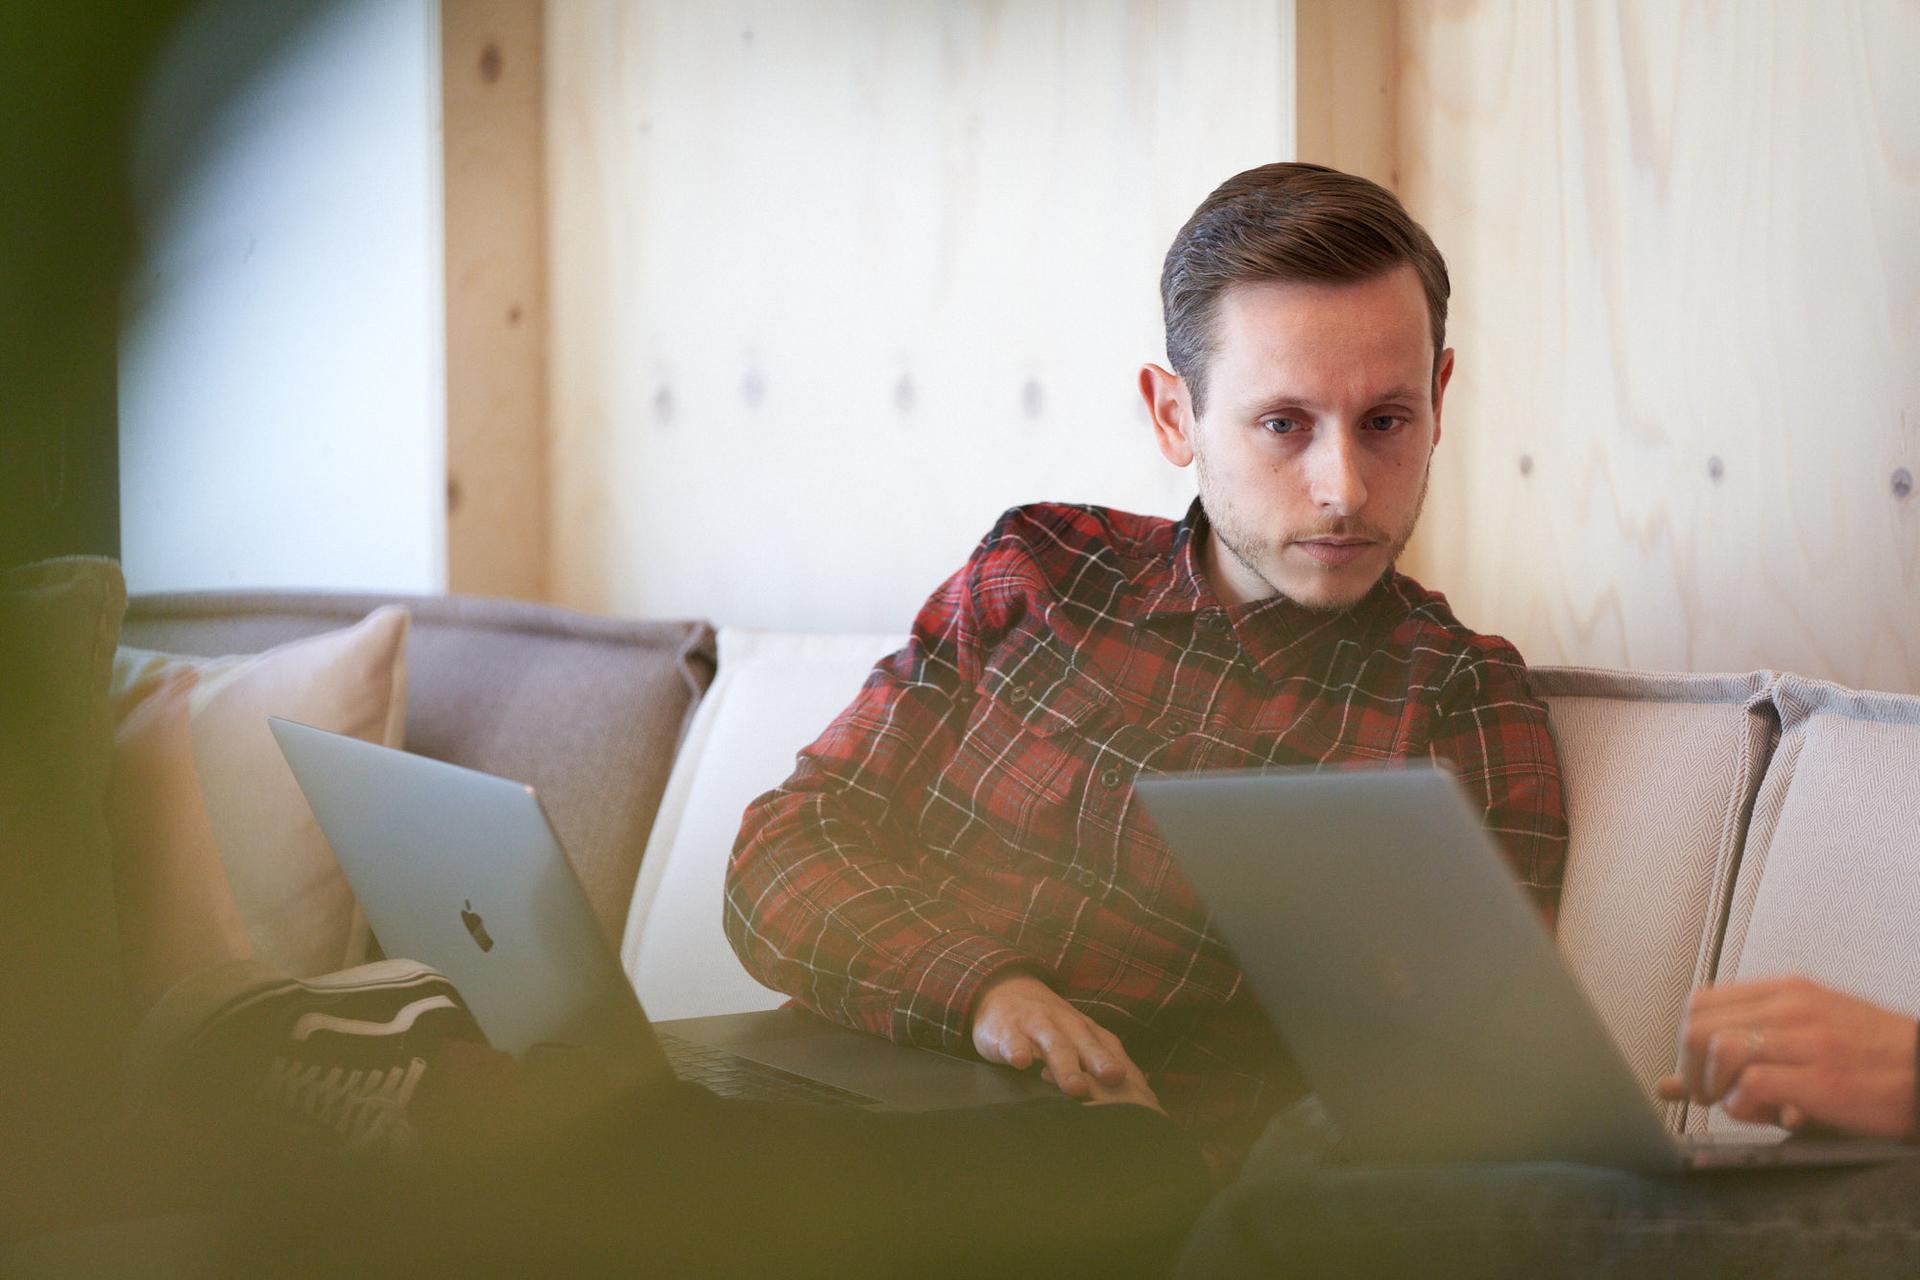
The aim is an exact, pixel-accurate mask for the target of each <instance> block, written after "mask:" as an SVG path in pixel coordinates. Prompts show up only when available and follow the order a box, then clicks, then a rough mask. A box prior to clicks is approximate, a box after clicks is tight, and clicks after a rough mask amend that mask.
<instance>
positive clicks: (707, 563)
mask: <svg viewBox="0 0 1920 1280" xmlns="http://www.w3.org/2000/svg"><path fill="white" fill-rule="evenodd" d="M548 16H549V25H548V36H549V39H548V45H547V58H548V62H547V66H548V73H549V76H548V85H549V90H548V94H549V96H548V108H549V109H548V127H549V134H548V138H549V173H550V176H551V181H552V188H551V190H552V206H551V207H552V216H553V220H554V221H553V226H552V232H551V242H552V246H553V248H552V261H553V275H552V285H553V289H554V294H553V306H554V327H553V402H552V404H553V432H554V438H553V444H554V460H555V471H554V477H553V479H554V515H553V533H554V539H555V541H554V560H553V563H554V580H553V587H554V592H555V595H556V598H557V599H559V600H560V601H562V602H564V603H567V604H570V605H573V606H575V607H580V608H586V609H594V610H610V611H618V612H623V613H633V614H642V615H654V616H658V615H680V614H691V615H697V616H704V617H710V618H716V619H719V620H721V621H723V622H734V623H743V624H748V625H760V626H777V627H791V628H811V629H823V630H845V629H850V628H863V627H864V628H870V629H887V628H898V627H900V626H901V625H903V624H904V622H905V620H906V619H908V618H910V617H911V616H912V614H913V611H914V610H915V609H916V608H917V607H918V605H919V604H920V602H921V601H922V600H923V599H924V598H925V596H926V594H927V593H928V592H929V591H930V590H932V589H933V588H934V587H935V586H936V585H937V584H938V583H939V581H940V580H941V579H942V578H943V577H944V576H945V575H946V574H947V573H949V572H950V571H951V570H952V569H953V568H954V567H955V566H957V565H958V564H959V563H960V562H961V561H962V560H963V559H964V558H965V556H966V554H967V552H968V551H969V550H970V549H971V547H972V546H973V544H974V542H975V541H976V540H977V539H978V538H979V536H980V535H981V533H983V532H984V531H985V530H986V528H987V527H988V525H989V524H990V523H991V522H992V520H993V518H994V517H995V516H996V515H997V514H998V513H999V512H1000V511H1001V510H1002V509H1004V508H1006V507H1008V506H1010V505H1013V504H1015V503H1018V502H1026V501H1032V500H1035V499H1041V498H1050V499H1066V500H1081V501H1090V502H1107V503H1111V504H1114V505H1118V506H1124V507H1132V508H1135V509H1145V510H1151V511H1159V512H1162V513H1166V514H1178V513H1179V512H1180V511H1181V510H1183V509H1184V507H1185V506H1186V503H1187V500H1188V498H1189V497H1190V495H1191V493H1192V491H1193V489H1192V480H1191V476H1190V474H1189V473H1187V472H1181V471H1175V470H1173V469H1172V468H1170V467H1168V466H1167V464H1166V463H1165V462H1164V461H1162V460H1161V459H1160V457H1159V456H1158V454H1157V453H1156V452H1155V450H1154V447H1153V445H1152V442H1151V436H1150V432H1149V427H1148V424H1147V421H1146V418H1145V414H1144V410H1143V409H1142V408H1141V406H1140V404H1139V400H1138V397H1137V395H1136V393H1135V391H1134V378H1135V374H1136V371H1137V370H1138V368H1139V365H1140V363H1141V362H1142V361H1143V360H1164V355H1163V354H1162V345H1161V331H1160V316H1159V299H1158V289H1157V286H1158V279H1159V270H1160V263H1161V258H1162V256H1163V255H1164V254H1165V252H1166V248H1167V245H1168V243H1169V242H1170V241H1171V240H1172V237H1173V233H1174V231H1175V230H1176V229H1177V228H1178V227H1179V226H1180V224H1181V223H1182V222H1183V221H1184V220H1185V218H1186V217H1187V215H1188V214H1189V213H1190V212H1191V211H1192V209H1193V207H1194V205H1195V204H1197V203H1198V202H1199V200H1200V198H1201V197H1202V196H1204V195H1205V194H1206V193H1207V192H1208V191H1209V190H1210V189H1211V188H1212V187H1213V186H1214V185H1215V184H1216V183H1218V182H1219V181H1220V180H1221V179H1223V178H1225V177H1227V176H1228V175H1230V174H1232V173H1234V172H1237V171H1238V170H1240V169H1244V168H1247V167H1249V166H1251V165H1254V164H1260V163H1265V162H1267V161H1270V160H1273V159H1277V158H1284V157H1285V156H1286V155H1287V154H1288V153H1289V152H1290V150H1291V147H1292V142H1293V131H1294V126H1293V114H1292V111H1293V106H1292V104H1293V101H1294V95H1293V74H1294V63H1293V59H1292V56H1291V50H1292V48H1293V44H1292V17H1293V6H1292V3H1291V0H1156V2H1143V3H1135V4H1129V5H1118V4H1110V3H1104V2H1101V0H1023V2H1021V3H990V2H987V0H964V2H956V3H947V4H933V3H924V2H915V3H883V2H881V0H848V2H846V3H839V4H807V5H793V4H785V3H773V2H770V0H758V2H755V0H715V2H711V3H709V2H702V3H686V2H684V0H683V2H679V3H675V2H670V0H652V2H644V3H631V4H611V3H587V2H585V0H581V2H578V3H568V4H563V5H554V6H551V7H550V9H549V15H548Z"/></svg>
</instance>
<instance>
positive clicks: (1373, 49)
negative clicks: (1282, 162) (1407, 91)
mask: <svg viewBox="0 0 1920 1280" xmlns="http://www.w3.org/2000/svg"><path fill="white" fill-rule="evenodd" d="M1399 8H1400V6H1399V0H1296V4H1295V6H1294V33H1295V41H1296V43H1295V46H1294V53H1295V66H1296V68H1297V70H1296V72H1295V83H1296V85H1297V89H1298V94H1299V100H1298V102H1297V104H1296V107H1297V111H1296V120H1297V125H1296V129H1297V132H1296V134H1295V139H1294V141H1295V157H1296V158H1297V159H1300V160H1310V161H1312V162H1313V163H1315V164H1324V165H1331V166H1333V167H1334V168H1336V169H1344V170H1345V171H1346V172H1348V173H1357V174H1359V175H1360V176H1361V177H1363V178H1371V179H1373V180H1374V181H1375V182H1377V183H1379V184H1380V185H1381V186H1383V187H1386V188H1388V189H1389V190H1393V189H1395V188H1396V187H1397V186H1398V185H1399V173H1398V154H1397V152H1396V141H1397V135H1396V133H1395V110H1396V93H1395V87H1396V84H1397V75H1398V70H1399V67H1398V49H1397V47H1396V45H1397V41H1398V38H1399Z"/></svg>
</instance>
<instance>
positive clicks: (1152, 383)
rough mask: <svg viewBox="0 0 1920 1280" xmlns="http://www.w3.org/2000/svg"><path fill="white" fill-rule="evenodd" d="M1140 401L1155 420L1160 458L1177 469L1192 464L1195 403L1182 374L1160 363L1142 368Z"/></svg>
mask: <svg viewBox="0 0 1920 1280" xmlns="http://www.w3.org/2000/svg"><path fill="white" fill-rule="evenodd" d="M1140 398H1141V399H1143V400H1145V401H1146V402H1147V416H1148V417H1150V418H1152V419H1153V440H1154V443H1155V444H1157V445H1159V446H1160V456H1162V457H1163V458H1165V459H1166V460H1167V461H1168V462H1171V463H1172V464H1173V465H1174V466H1176V467H1184V466H1187V465H1188V464H1189V463H1191V462H1192V461H1193V402H1192V401H1191V400H1190V399H1189V398H1188V396H1187V384H1186V380H1185V379H1183V378H1182V377H1181V376H1180V375H1179V374H1177V373H1172V372H1169V371H1168V370H1166V369H1162V368H1161V367H1160V366H1159V365H1157V364H1143V365H1141V366H1140Z"/></svg>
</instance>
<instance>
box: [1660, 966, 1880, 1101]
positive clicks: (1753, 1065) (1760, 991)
mask: <svg viewBox="0 0 1920 1280" xmlns="http://www.w3.org/2000/svg"><path fill="white" fill-rule="evenodd" d="M1915 1040H1916V1026H1915V1022H1914V1019H1912V1018H1911V1017H1908V1016H1906V1015H1904V1014H1900V1013H1896V1012H1894V1011H1893V1010H1890V1009H1883V1008H1881V1007H1880V1006H1878V1005H1874V1004H1870V1003H1869V1002H1867V1001H1865V1000H1861V999H1859V998H1858V997H1855V996H1850V995H1847V994H1845V993H1844V992H1840V991H1835V990H1834V989H1832V988H1831V987H1824V986H1821V985H1820V984H1819V983H1816V982H1813V981H1811V980H1809V979H1806V978H1770V979H1765V980H1761V981H1756V982H1735V983H1726V984H1723V985H1720V986H1709V987H1701V988H1700V989H1698V990H1696V991H1695V992H1694V993H1693V994H1692V995H1691V996H1690V997H1689V998H1688V1001H1687V1011H1686V1015H1685V1019H1684V1021H1683V1022H1682V1023H1681V1027H1680V1047H1679V1061H1678V1063H1677V1066H1676V1070H1675V1073H1674V1074H1673V1075H1670V1076H1668V1077H1667V1078H1666V1079H1664V1080H1662V1081H1661V1082H1660V1084H1659V1093H1660V1096H1661V1097H1663V1098H1666V1099H1668V1100H1670V1101H1678V1100H1680V1099H1682V1098H1686V1099H1690V1100H1692V1101H1694V1102H1697V1103H1700V1104H1702V1105H1709V1104H1712V1103H1716V1102H1717V1103H1720V1104H1721V1105H1723V1106H1724V1107H1725V1108H1726V1111H1727V1114H1728V1115H1729V1116H1732V1117H1733V1118H1734V1119H1736V1120H1751V1121H1758V1122H1761V1123H1767V1124H1778V1125H1781V1126H1783V1127H1785V1128H1788V1129H1798V1128H1800V1127H1801V1126H1803V1125H1805V1124H1806V1123H1808V1122H1809V1121H1812V1122H1817V1123H1819V1124H1824V1125H1828V1126H1831V1127H1833V1128H1836V1129H1842V1130H1846V1131H1847V1132H1850V1133H1861V1134H1873V1135H1877V1136H1881V1137H1903V1136H1906V1135H1908V1134H1910V1133H1911V1132H1913V1130H1914V1125H1915V1108H1914V1078H1915Z"/></svg>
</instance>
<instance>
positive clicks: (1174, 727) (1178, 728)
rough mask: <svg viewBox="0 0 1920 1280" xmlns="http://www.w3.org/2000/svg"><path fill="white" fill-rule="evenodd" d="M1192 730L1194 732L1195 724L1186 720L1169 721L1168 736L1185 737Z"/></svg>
mask: <svg viewBox="0 0 1920 1280" xmlns="http://www.w3.org/2000/svg"><path fill="white" fill-rule="evenodd" d="M1192 732H1193V726H1192V725H1190V724H1188V723H1187V722H1186V721H1185V720H1169V721H1167V736H1168V737H1169V738H1184V737H1186V736H1187V735H1188V734H1190V733H1192Z"/></svg>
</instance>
